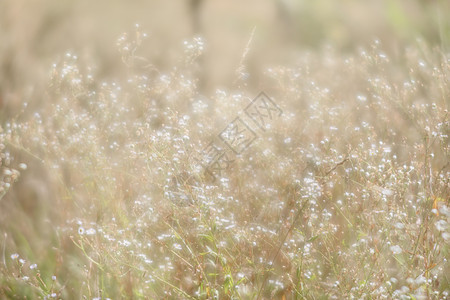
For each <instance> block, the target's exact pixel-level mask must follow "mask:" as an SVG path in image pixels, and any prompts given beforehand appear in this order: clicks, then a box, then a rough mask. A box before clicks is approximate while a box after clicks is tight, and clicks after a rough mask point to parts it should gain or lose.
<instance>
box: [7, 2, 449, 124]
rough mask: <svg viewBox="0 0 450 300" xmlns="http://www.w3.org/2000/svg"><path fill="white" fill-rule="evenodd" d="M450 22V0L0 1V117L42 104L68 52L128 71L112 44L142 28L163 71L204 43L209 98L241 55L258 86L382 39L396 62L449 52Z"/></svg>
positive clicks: (105, 72) (112, 71)
mask: <svg viewBox="0 0 450 300" xmlns="http://www.w3.org/2000/svg"><path fill="white" fill-rule="evenodd" d="M449 16H450V1H438V0H404V1H402V0H376V1H369V0H340V1H331V0H315V1H309V0H245V1H243V0H227V1H220V0H184V1H181V0H165V1H148V0H147V1H144V0H133V1H118V0H108V1H106V0H97V1H87V0H79V1H69V0H1V1H0V107H1V116H2V117H6V116H8V115H14V114H15V113H17V112H18V110H19V107H20V104H21V103H22V102H23V101H24V99H26V101H27V102H30V103H31V104H33V103H34V104H35V105H38V104H39V102H40V101H41V99H42V95H43V93H44V88H45V85H46V82H47V79H48V74H47V73H48V70H49V68H50V66H51V64H52V63H54V62H55V61H56V60H57V59H58V57H61V56H62V55H64V53H66V52H67V51H70V52H72V53H74V54H76V55H78V56H79V57H81V58H82V61H83V60H84V61H85V62H86V63H89V65H90V66H94V67H95V68H94V70H93V72H94V73H95V75H96V76H97V78H105V79H107V78H117V76H120V74H123V64H122V63H121V56H120V53H119V51H118V49H117V47H115V45H116V41H117V39H118V37H119V36H120V35H121V34H122V33H123V32H126V31H129V30H130V29H133V27H134V26H135V24H140V30H141V31H142V32H145V33H147V34H148V38H147V39H145V40H144V42H143V44H142V45H141V47H140V49H139V55H140V56H142V57H144V58H146V59H147V60H148V61H150V62H151V64H152V65H153V66H155V67H156V68H157V69H159V70H161V69H162V70H164V69H170V67H171V66H172V65H174V61H175V60H177V58H178V57H180V53H181V54H182V51H183V47H182V43H183V41H185V40H191V39H192V38H193V37H194V36H201V37H202V38H203V41H204V43H205V44H204V54H203V56H202V59H201V65H200V66H199V74H198V77H199V78H200V80H201V82H200V87H201V91H202V92H204V93H205V94H207V93H208V91H211V90H214V89H216V88H218V87H224V88H227V87H230V84H231V83H232V82H233V80H234V79H235V77H236V69H237V68H238V67H239V64H240V60H241V58H242V57H243V54H244V53H246V54H247V55H246V57H245V59H246V65H247V67H248V70H246V71H247V73H248V74H247V75H248V76H250V80H249V82H250V84H254V85H255V86H258V82H259V76H260V74H262V73H263V72H262V71H263V70H264V69H265V68H267V67H268V66H270V65H273V64H277V63H283V62H286V61H292V59H291V56H292V55H294V56H295V55H297V56H298V53H299V52H301V51H315V50H316V49H319V48H322V47H325V46H327V45H332V46H333V47H334V48H335V49H337V50H338V51H342V52H349V51H353V50H354V49H356V48H358V47H360V46H364V45H366V44H368V43H370V42H371V41H373V40H374V39H375V38H377V39H380V40H381V41H382V43H383V46H384V47H385V48H386V49H387V51H390V52H391V53H389V54H390V55H392V56H393V57H395V54H396V53H397V52H398V51H399V49H400V47H401V48H403V47H404V45H405V44H406V45H407V44H412V43H415V42H416V40H417V39H422V40H425V41H426V42H427V43H429V44H431V45H432V46H433V45H436V46H440V47H441V49H444V50H445V51H447V50H448V49H449V48H448V45H449V40H450V21H449V20H450V18H449ZM253 30H254V31H253ZM252 33H253V34H252ZM249 42H250V43H249ZM247 46H249V47H248V48H247Z"/></svg>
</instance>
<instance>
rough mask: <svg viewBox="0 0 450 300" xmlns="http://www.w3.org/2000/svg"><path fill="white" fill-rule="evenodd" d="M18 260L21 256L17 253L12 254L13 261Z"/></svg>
mask: <svg viewBox="0 0 450 300" xmlns="http://www.w3.org/2000/svg"><path fill="white" fill-rule="evenodd" d="M18 258H19V254H17V253H14V254H11V259H12V260H16V259H18Z"/></svg>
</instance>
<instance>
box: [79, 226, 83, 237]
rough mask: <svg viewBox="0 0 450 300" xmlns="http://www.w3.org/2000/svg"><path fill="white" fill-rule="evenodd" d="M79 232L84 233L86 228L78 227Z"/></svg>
mask: <svg viewBox="0 0 450 300" xmlns="http://www.w3.org/2000/svg"><path fill="white" fill-rule="evenodd" d="M78 234H79V235H83V234H84V228H83V227H79V228H78Z"/></svg>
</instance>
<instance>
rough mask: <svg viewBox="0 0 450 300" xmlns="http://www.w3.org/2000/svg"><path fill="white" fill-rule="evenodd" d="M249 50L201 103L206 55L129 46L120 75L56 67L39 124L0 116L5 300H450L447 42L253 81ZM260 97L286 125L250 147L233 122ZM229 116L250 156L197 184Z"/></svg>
mask: <svg viewBox="0 0 450 300" xmlns="http://www.w3.org/2000/svg"><path fill="white" fill-rule="evenodd" d="M430 5H432V4H430ZM443 7H445V5H444V6H443ZM310 9H312V8H310ZM394 11H395V10H394ZM328 25H329V26H330V27H332V25H333V24H332V23H330V24H328ZM399 26H400V25H399ZM430 30H431V29H430ZM255 32H256V33H255V35H253V34H252V38H250V39H249V35H247V37H246V38H247V40H250V41H249V42H248V43H246V42H243V43H241V44H240V45H241V46H242V47H241V54H242V53H244V55H242V58H241V59H237V60H236V64H235V67H234V71H235V72H236V73H235V75H234V77H233V78H231V79H230V80H229V84H228V85H226V86H227V87H222V88H214V87H212V86H211V85H213V83H211V82H209V83H205V82H207V81H208V78H207V76H205V72H206V71H205V69H204V65H205V60H204V57H205V51H206V50H205V49H206V47H207V45H208V39H205V38H201V37H199V36H197V37H194V38H190V39H187V40H186V42H184V43H183V46H182V47H181V48H178V49H176V50H175V51H173V52H171V51H167V55H168V56H169V55H173V56H171V58H170V59H169V60H168V63H167V64H161V65H158V63H155V62H154V61H153V60H152V59H151V58H149V57H146V55H145V53H146V52H145V51H142V47H144V49H145V47H146V45H147V44H153V45H154V44H155V43H154V41H152V37H151V36H146V34H145V31H144V30H143V29H142V27H136V28H135V29H134V30H131V31H129V32H127V33H125V34H123V35H121V36H119V38H118V39H117V43H116V44H115V45H111V47H114V46H115V50H114V51H116V50H117V54H116V56H117V57H118V58H120V61H117V62H116V63H115V64H117V65H114V67H113V69H114V70H116V71H117V70H120V72H117V73H116V71H114V72H112V75H110V76H104V74H103V72H99V69H101V68H102V66H101V64H100V63H98V62H96V60H95V56H89V55H87V56H86V55H81V56H80V57H78V56H77V55H78V54H77V53H75V52H73V51H69V52H67V53H64V55H61V56H60V58H59V59H54V63H53V64H51V67H50V68H49V71H48V72H47V74H48V76H47V77H46V84H40V83H39V84H37V85H40V86H41V88H42V91H43V93H42V95H43V96H41V97H40V99H39V101H38V102H39V105H37V104H36V103H33V102H32V103H30V104H27V101H21V102H19V103H18V104H17V103H15V104H14V105H12V106H9V107H7V108H5V110H4V111H3V115H4V116H5V117H4V118H2V122H1V124H0V125H1V127H0V128H1V130H0V150H1V156H0V162H1V165H0V172H1V173H0V174H1V175H0V179H1V180H0V233H1V236H0V240H1V242H0V245H1V249H0V251H1V253H0V260H1V261H0V274H1V275H0V297H2V298H30V299H34V298H46V299H49V298H61V299H72V298H73V299H108V298H110V299H123V298H126V299H134V298H138V299H139V298H148V299H189V298H194V299H447V298H448V294H449V293H450V285H449V278H448V274H449V273H450V266H449V263H448V259H449V242H450V225H449V223H450V204H449V199H450V189H449V179H450V176H449V175H450V169H449V157H450V156H449V154H450V149H449V136H448V134H449V126H450V124H449V115H448V113H449V112H448V109H449V99H450V83H449V78H450V56H449V54H448V53H447V52H446V51H447V50H448V45H447V44H445V39H443V38H441V39H439V38H437V37H435V38H436V39H437V40H439V41H440V42H439V43H436V44H433V42H432V40H424V39H417V40H414V41H409V42H407V41H404V43H401V47H397V48H396V50H395V51H392V49H390V46H389V47H386V46H385V45H384V44H383V43H382V42H380V41H378V40H373V42H371V43H364V42H361V43H356V42H355V45H354V47H352V48H351V50H348V49H347V51H343V49H338V48H339V47H338V46H341V45H339V44H337V45H327V46H323V47H322V46H320V47H319V46H318V47H315V48H314V50H311V51H308V50H305V49H303V50H298V49H297V50H296V51H295V52H294V54H292V55H289V56H287V57H286V60H288V61H289V63H286V64H283V65H279V64H274V65H273V66H265V67H264V71H263V72H261V74H259V75H257V76H254V74H253V73H252V70H253V71H254V70H255V68H252V65H251V64H252V59H254V58H252V57H254V55H255V54H254V48H252V47H255V44H256V45H257V44H258V40H257V39H258V37H257V34H258V31H257V30H256V31H255ZM248 33H250V31H249V32H248ZM411 35H412V34H411ZM438 35H439V34H437V36H438ZM312 44H314V43H312ZM331 44H333V43H331ZM363 45H367V46H363ZM344 48H345V47H344ZM169 52H170V53H169ZM253 62H254V61H253ZM206 65H207V66H208V65H209V63H206ZM103 67H104V65H103ZM261 68H262V67H261ZM19 69H20V68H19ZM119 73H120V74H119ZM202 74H203V76H202ZM205 77H206V79H205ZM255 78H257V79H255ZM205 80H206V81H205ZM0 83H1V82H0ZM16 85H17V90H14V91H15V92H16V93H17V95H22V96H23V95H25V94H26V93H27V92H26V91H24V90H22V89H25V86H26V84H24V83H20V82H17V81H16ZM260 91H264V92H266V94H267V95H269V96H270V97H271V98H272V100H273V101H274V102H275V103H276V105H277V106H278V107H279V108H281V110H282V111H283V114H282V115H281V116H278V115H274V116H273V118H272V119H271V120H270V122H269V123H270V129H267V130H265V131H264V130H261V129H260V128H259V127H258V126H256V125H255V123H254V122H252V121H251V120H250V119H249V117H248V116H247V115H246V114H245V113H244V109H245V108H246V107H247V106H248V105H249V104H250V103H251V101H252V100H253V99H254V98H255V97H256V96H257V95H258V94H259V92H260ZM12 107H13V108H12ZM238 116H239V117H241V118H242V120H244V121H245V122H246V123H247V124H248V126H250V127H251V129H252V130H253V131H254V133H255V134H256V135H257V138H256V140H255V141H254V142H253V143H252V144H251V145H250V146H249V147H248V148H247V149H245V150H244V151H243V152H242V153H241V154H239V155H234V154H230V155H231V157H232V158H233V159H234V162H233V163H231V164H230V166H229V167H228V168H226V170H224V171H223V173H222V174H220V175H219V176H217V178H216V180H212V178H211V176H210V175H209V174H208V173H207V172H206V173H205V169H204V168H203V167H201V166H200V163H205V162H204V161H201V160H200V163H199V160H198V158H199V157H201V155H202V150H204V149H205V147H207V146H208V144H209V143H210V142H214V143H216V144H220V145H222V146H223V147H224V148H225V145H224V144H223V143H222V142H221V140H220V138H219V134H220V133H221V132H222V130H223V129H224V128H226V127H227V126H228V124H229V123H230V122H231V121H233V120H234V119H235V118H236V117H238Z"/></svg>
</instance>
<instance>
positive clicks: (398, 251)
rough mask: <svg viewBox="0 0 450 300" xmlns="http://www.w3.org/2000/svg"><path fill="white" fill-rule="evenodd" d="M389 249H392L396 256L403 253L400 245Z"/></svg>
mask: <svg viewBox="0 0 450 300" xmlns="http://www.w3.org/2000/svg"><path fill="white" fill-rule="evenodd" d="M389 249H391V251H392V253H394V254H400V253H402V248H401V247H400V246H398V245H395V246H391V247H390V248H389Z"/></svg>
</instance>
